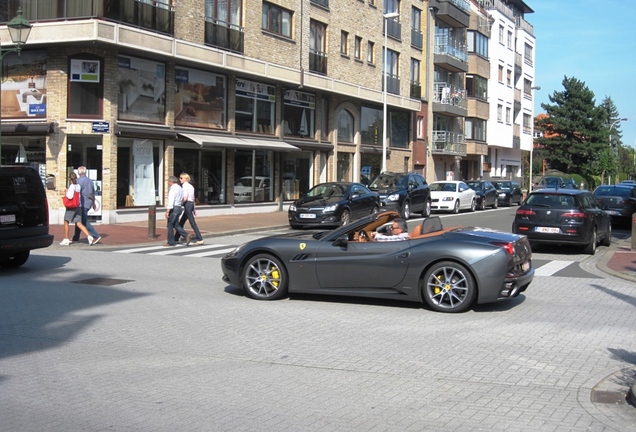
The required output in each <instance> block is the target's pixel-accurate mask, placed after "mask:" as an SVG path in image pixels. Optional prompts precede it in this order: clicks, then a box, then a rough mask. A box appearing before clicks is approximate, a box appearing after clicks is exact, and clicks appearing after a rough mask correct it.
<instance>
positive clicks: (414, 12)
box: [411, 7, 422, 31]
mask: <svg viewBox="0 0 636 432" xmlns="http://www.w3.org/2000/svg"><path fill="white" fill-rule="evenodd" d="M421 27H422V11H421V10H419V9H418V8H415V7H414V8H412V9H411V28H412V29H413V30H418V31H419V30H420V28H421Z"/></svg>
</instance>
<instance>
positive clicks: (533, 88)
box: [528, 86, 541, 192]
mask: <svg viewBox="0 0 636 432" xmlns="http://www.w3.org/2000/svg"><path fill="white" fill-rule="evenodd" d="M530 90H541V86H535V87H530ZM533 130H534V128H533ZM533 152H534V136H533V137H532V145H531V147H530V167H529V169H528V171H529V172H530V181H529V182H528V192H532V186H533V185H532V153H533Z"/></svg>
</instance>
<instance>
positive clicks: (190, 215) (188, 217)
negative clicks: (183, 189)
mask: <svg viewBox="0 0 636 432" xmlns="http://www.w3.org/2000/svg"><path fill="white" fill-rule="evenodd" d="M186 221H190V226H191V227H192V230H193V231H194V235H195V236H196V238H197V240H203V237H201V231H199V227H198V226H197V221H196V220H195V219H194V203H193V202H192V201H186V202H185V204H184V205H183V214H182V215H181V220H180V221H179V225H180V226H181V227H182V228H183V226H184V225H185V223H186ZM174 239H175V241H179V233H177V235H175V236H174Z"/></svg>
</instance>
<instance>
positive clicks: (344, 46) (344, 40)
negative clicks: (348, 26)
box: [340, 30, 349, 55]
mask: <svg viewBox="0 0 636 432" xmlns="http://www.w3.org/2000/svg"><path fill="white" fill-rule="evenodd" d="M340 54H342V55H349V33H348V32H346V31H344V30H343V31H341V32H340Z"/></svg>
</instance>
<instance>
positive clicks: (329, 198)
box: [287, 182, 380, 228]
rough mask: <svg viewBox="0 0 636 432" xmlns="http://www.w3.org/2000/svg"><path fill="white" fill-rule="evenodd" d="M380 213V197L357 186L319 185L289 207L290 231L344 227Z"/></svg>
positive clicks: (342, 183) (340, 184)
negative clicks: (294, 229) (308, 228)
mask: <svg viewBox="0 0 636 432" xmlns="http://www.w3.org/2000/svg"><path fill="white" fill-rule="evenodd" d="M379 211H380V196H379V195H378V194H377V193H376V192H372V191H370V190H369V189H367V188H366V186H364V185H363V184H361V183H347V182H338V183H336V182H330V183H320V184H318V185H316V186H314V187H313V188H311V189H310V190H309V191H308V192H307V193H306V194H305V195H304V196H303V197H302V198H300V199H299V200H298V201H296V202H294V203H293V204H291V205H290V206H289V210H288V212H287V214H288V217H289V225H290V226H291V227H292V228H301V227H311V226H314V227H315V226H338V225H347V224H348V223H349V222H351V221H352V220H356V219H360V218H361V217H364V216H368V215H370V214H372V213H378V212H379Z"/></svg>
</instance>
